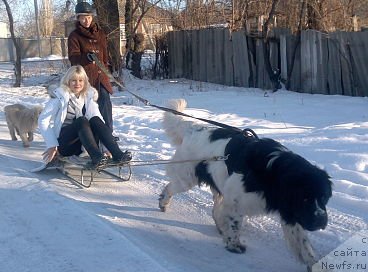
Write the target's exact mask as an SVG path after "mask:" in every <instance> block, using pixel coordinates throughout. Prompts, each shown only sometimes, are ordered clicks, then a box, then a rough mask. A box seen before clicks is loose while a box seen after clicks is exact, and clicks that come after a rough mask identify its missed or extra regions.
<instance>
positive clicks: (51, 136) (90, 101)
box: [38, 87, 104, 148]
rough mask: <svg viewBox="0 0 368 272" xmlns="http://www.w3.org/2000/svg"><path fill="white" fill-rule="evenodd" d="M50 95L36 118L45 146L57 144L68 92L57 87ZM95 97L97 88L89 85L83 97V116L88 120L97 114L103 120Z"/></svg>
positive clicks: (65, 110) (64, 115)
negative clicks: (84, 110)
mask: <svg viewBox="0 0 368 272" xmlns="http://www.w3.org/2000/svg"><path fill="white" fill-rule="evenodd" d="M51 96H52V98H51V99H50V100H49V101H48V102H47V103H46V105H45V108H44V109H43V111H42V113H41V114H40V117H39V119H38V127H39V129H40V133H41V135H42V137H43V139H44V140H45V143H46V148H50V147H54V146H59V143H58V140H57V139H58V137H59V134H60V130H61V126H62V124H63V123H64V120H65V117H66V113H67V109H68V103H69V99H70V93H69V91H68V90H64V89H63V87H59V88H57V89H55V90H54V92H53V94H51ZM97 97H98V95H97V90H96V89H95V88H93V87H90V88H89V89H88V91H87V94H86V97H85V99H84V105H85V108H86V113H85V114H84V116H85V117H86V118H87V119H88V120H90V119H91V118H92V117H94V116H98V117H100V119H101V120H102V121H104V119H103V117H102V115H101V113H100V111H99V109H98V105H97V103H96V100H97Z"/></svg>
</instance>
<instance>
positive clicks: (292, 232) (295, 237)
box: [281, 221, 317, 269]
mask: <svg viewBox="0 0 368 272" xmlns="http://www.w3.org/2000/svg"><path fill="white" fill-rule="evenodd" d="M281 226H282V230H283V232H284V236H285V240H286V243H287V244H288V246H289V248H290V249H291V251H292V252H293V253H294V254H295V256H296V257H297V258H298V259H299V260H300V261H301V262H302V263H304V264H306V265H307V266H308V269H312V265H314V264H315V263H316V261H317V260H316V256H315V253H314V251H313V248H312V245H311V243H310V241H309V239H308V236H307V232H306V231H305V230H304V229H303V228H302V227H301V226H300V225H299V224H295V225H294V226H293V225H288V224H286V223H285V222H283V221H282V222H281Z"/></svg>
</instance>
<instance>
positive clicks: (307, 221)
mask: <svg viewBox="0 0 368 272" xmlns="http://www.w3.org/2000/svg"><path fill="white" fill-rule="evenodd" d="M289 156H291V157H292V160H291V161H290V160H288V161H289V167H287V169H289V170H288V171H287V172H286V173H284V175H282V176H283V177H282V180H281V181H280V189H281V190H280V195H281V197H280V199H279V212H280V214H281V217H282V219H283V220H284V221H285V222H286V223H287V224H295V223H298V224H300V225H301V226H302V227H303V228H304V229H306V230H309V231H315V230H318V229H324V228H325V227H326V226H327V221H328V216H327V211H326V204H327V202H328V200H329V199H330V197H331V196H332V188H331V187H332V182H331V180H330V177H329V175H328V174H327V173H326V171H324V170H322V169H320V168H318V167H317V166H314V165H312V164H311V163H309V162H308V161H307V160H305V159H303V158H302V157H300V156H298V155H296V154H293V153H290V154H289ZM289 159H291V158H289Z"/></svg>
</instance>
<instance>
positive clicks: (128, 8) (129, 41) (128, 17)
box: [125, 0, 133, 68]
mask: <svg viewBox="0 0 368 272" xmlns="http://www.w3.org/2000/svg"><path fill="white" fill-rule="evenodd" d="M132 13H133V2H132V0H126V1H125V36H126V45H125V64H126V67H127V68H131V67H130V61H131V56H132V52H131V51H132V49H133V14H132Z"/></svg>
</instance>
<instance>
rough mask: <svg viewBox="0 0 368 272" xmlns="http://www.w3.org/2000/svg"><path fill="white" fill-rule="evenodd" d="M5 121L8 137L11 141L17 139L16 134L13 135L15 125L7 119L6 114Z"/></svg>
mask: <svg viewBox="0 0 368 272" xmlns="http://www.w3.org/2000/svg"><path fill="white" fill-rule="evenodd" d="M6 123H7V124H8V129H9V133H10V137H11V139H12V141H16V140H18V139H17V136H15V127H14V126H13V123H12V122H11V121H10V120H9V118H8V117H7V116H6Z"/></svg>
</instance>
